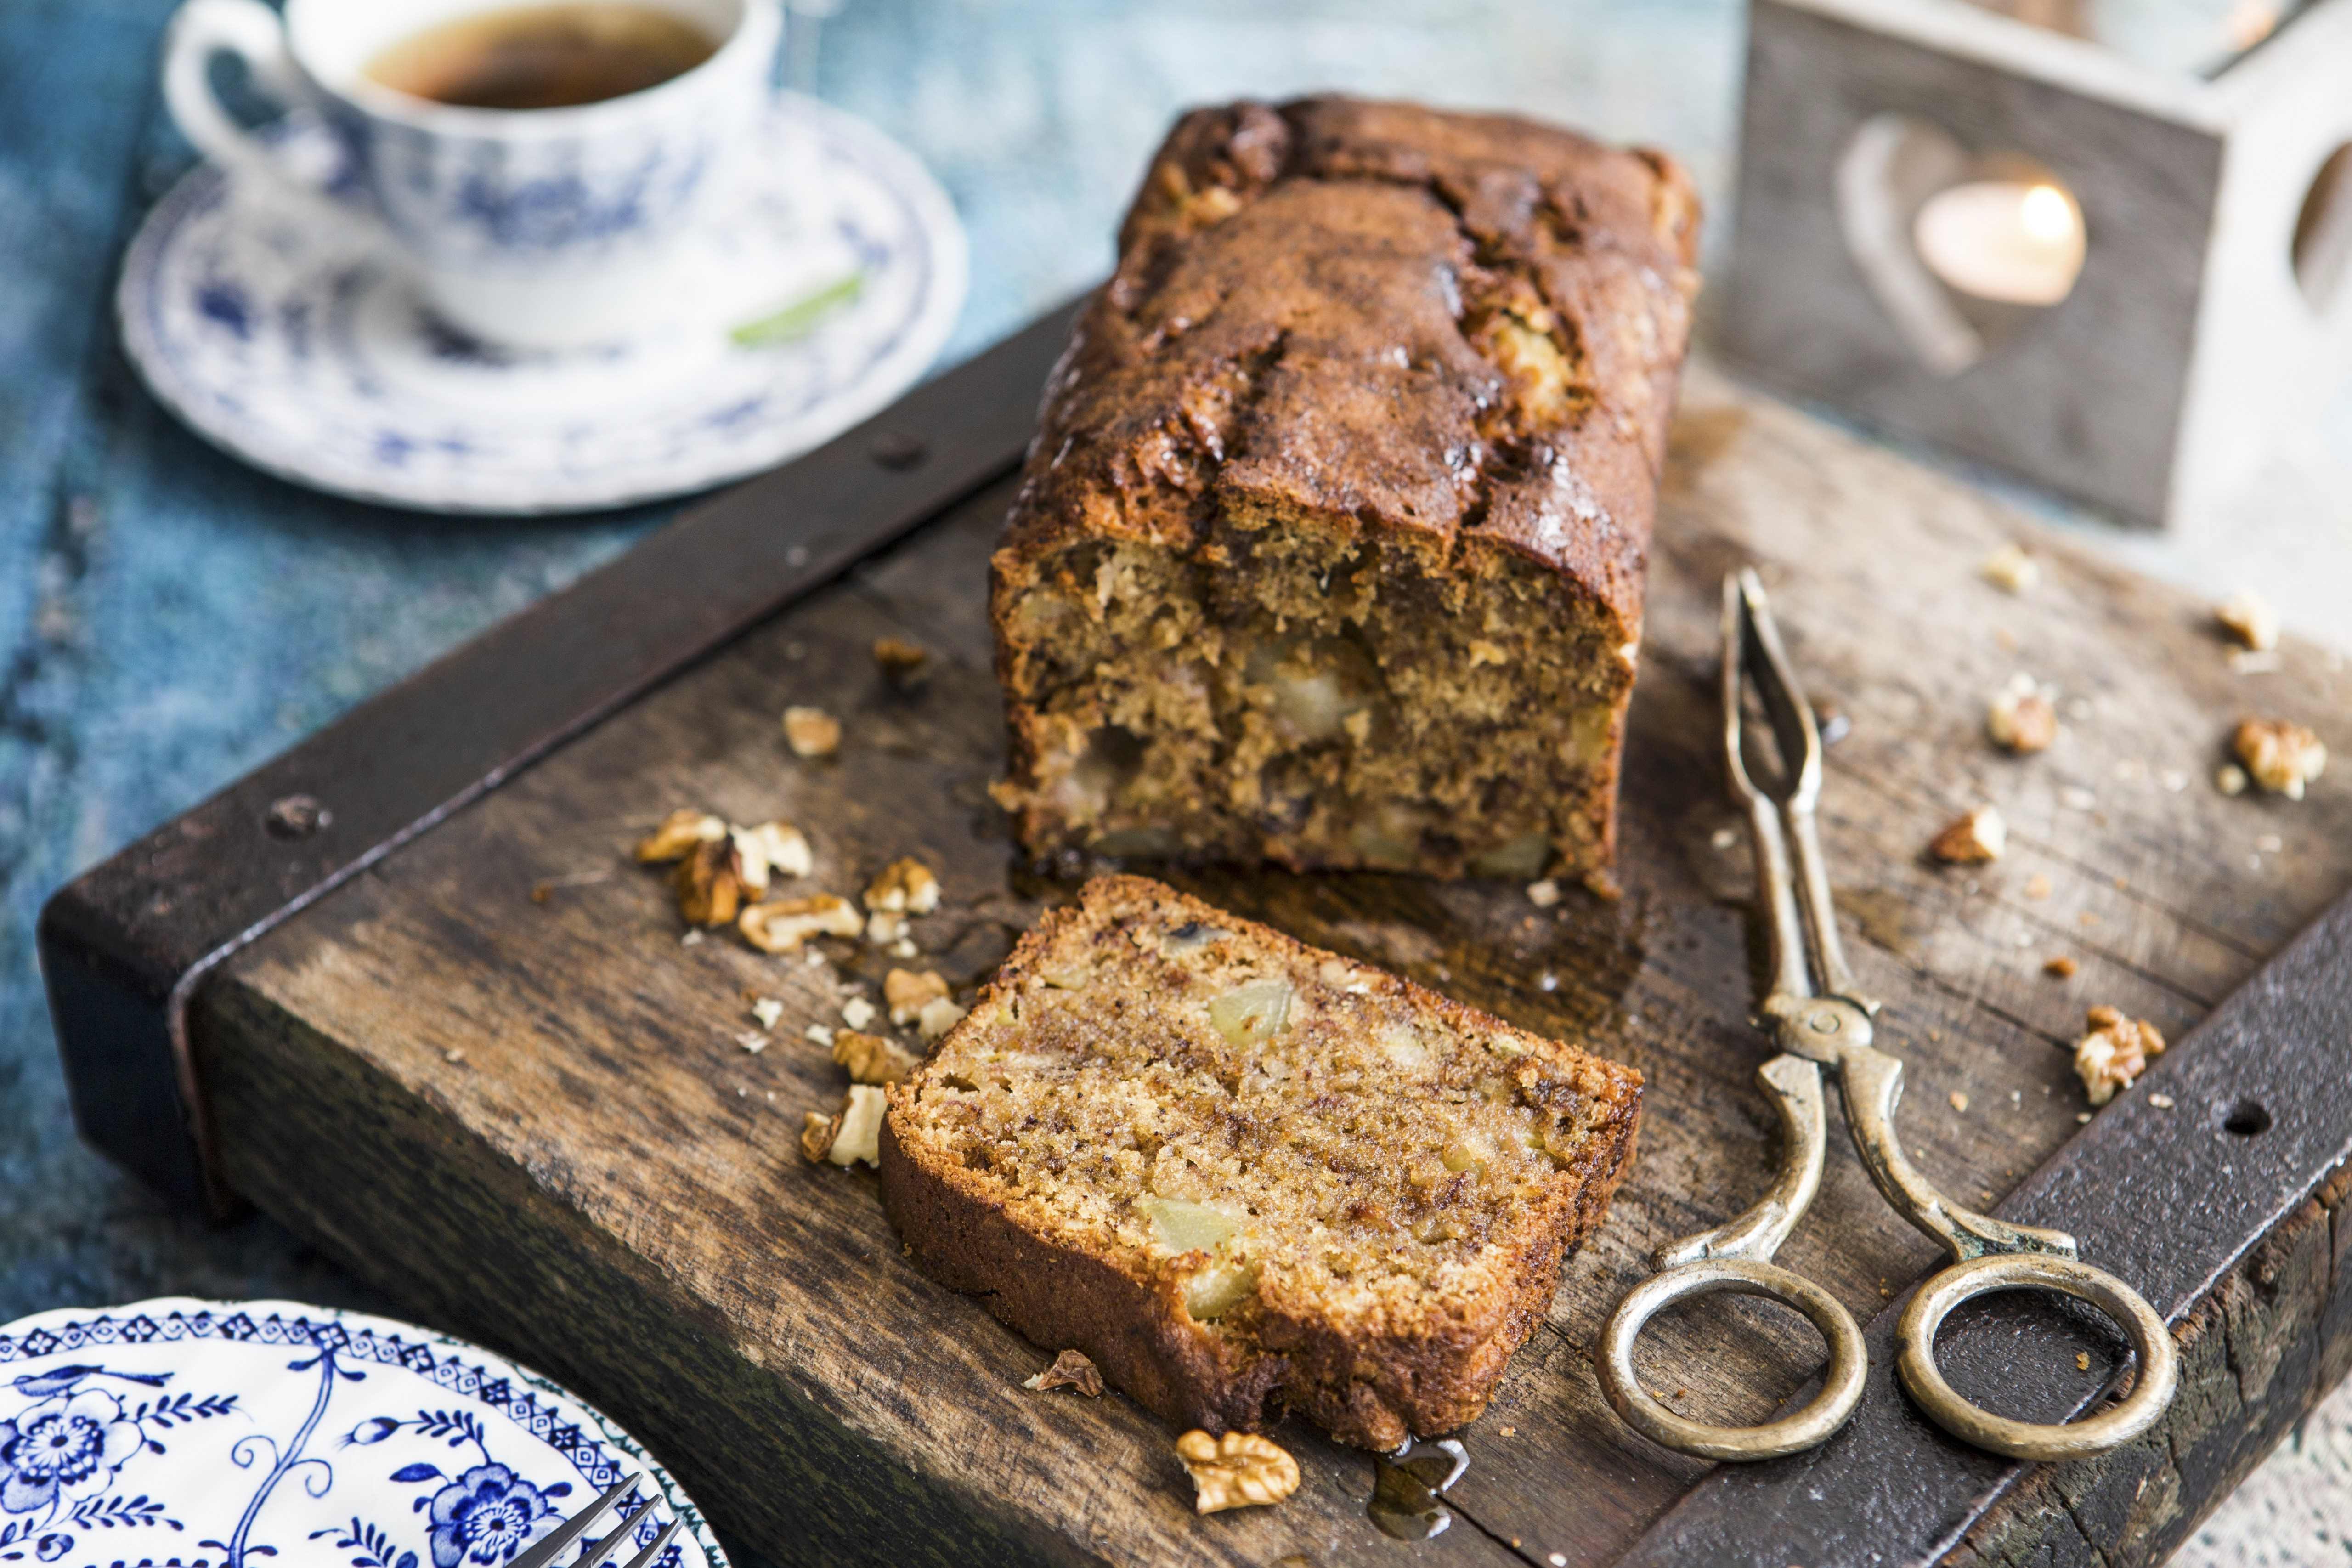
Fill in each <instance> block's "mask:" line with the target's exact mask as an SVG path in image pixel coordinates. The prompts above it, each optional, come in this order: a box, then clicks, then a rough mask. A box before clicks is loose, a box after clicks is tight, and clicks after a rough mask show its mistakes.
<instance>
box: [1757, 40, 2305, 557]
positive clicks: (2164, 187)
mask: <svg viewBox="0 0 2352 1568" xmlns="http://www.w3.org/2000/svg"><path fill="white" fill-rule="evenodd" d="M2081 8H2082V7H2081V5H2080V3H2079V0H2074V3H2072V4H2070V0H2041V3H2040V4H2038V5H2030V4H2027V3H2025V0H2020V3H2019V4H2017V5H2012V6H2011V7H2010V9H2011V10H2012V11H2019V12H2029V13H2035V12H2045V11H2054V12H2065V11H2069V10H2077V11H2078V10H2080V9H2081ZM1748 20H1749V33H1748V69H1747V98H1746V107H1745V110H1744V113H1743V123H1742V132H1741V136H1742V151H1741V159H1740V169H1739V180H1738V214H1737V219H1736V224H1735V228H1734V235H1733V241H1732V268H1731V278H1730V283H1729V286H1728V288H1727V289H1726V291H1725V292H1726V295H1727V303H1726V306H1725V318H1724V321H1723V326H1724V332H1723V341H1724V342H1725V343H1726V345H1727V348H1728V350H1729V352H1730V353H1731V354H1732V355H1733V356H1734V357H1735V358H1736V359H1737V360H1738V362H1739V363H1741V364H1742V365H1743V366H1744V367H1745V368H1747V369H1749V370H1752V371H1753V372H1755V373H1756V374H1759V376H1761V377H1762V378H1764V379H1765V380H1768V381H1769V382H1772V383H1774V384H1778V385H1780V386H1782V387H1785V388H1787V389H1788V390H1790V391H1792V392H1795V393H1797V394H1800V395H1803V396H1806V397H1810V398H1814V399H1818V400H1821V401H1822V402H1825V403H1829V404H1832V405H1835V406H1837V407H1838V408H1840V409H1842V410H1843V411H1845V412H1847V413H1849V414H1851V415H1853V416H1854V417H1856V418H1858V419H1861V420H1864V421H1865V422H1867V423H1869V424H1871V425H1874V426H1880V427H1883V428H1885V429H1886V430H1888V431H1890V432H1894V433H1896V434H1900V435H1905V436H1911V437H1920V438H1923V439H1925V440H1927V441H1930V442H1933V443H1935V444H1937V445H1939V446H1942V447H1948V448H1950V449H1951V450H1953V451H1955V452H1958V453H1960V454H1962V455H1965V456H1967V457H1969V458H1979V459H1981V460H1983V461H1986V462H1989V463H1991V464H1995V465H1997V466H1999V467H2000V468H2007V469H2010V470H2011V471H2013V472H2015V473H2017V474H2019V475H2021V476H2023V477H2024V478H2027V479H2032V480H2033V481H2035V482H2037V483H2040V484H2042V485H2044V486H2047V487H2048V488H2050V489H2054V490H2058V491H2061V492H2063V493H2064V494H2066V495H2068V496H2071V497H2073V498H2075V499H2077V500H2082V501H2084V502H2087V503H2089V504H2091V505H2093V506H2095V507H2098V508H2101V509H2103V510H2108V511H2111V512H2114V513H2117V514H2119V515H2121V516H2122V517H2124V518H2126V519H2127V520H2131V521H2139V522H2145V523H2152V524H2167V523H2175V522H2179V521H2185V520H2188V519H2191V518H2194V517H2196V516H2199V515H2200V514H2201V513H2203V512H2204V511H2205V510H2208V509H2209V508H2210V505H2211V503H2213V502H2215V501H2217V500H2220V499H2221V497H2223V496H2226V495H2227V494H2229V493H2230V492H2231V490H2233V489H2236V488H2238V487H2239V486H2241V485H2242V484H2243V483H2244V482H2245V481H2246V480H2247V479H2249V478H2250V476H2251V474H2252V469H2253V468H2254V467H2255V466H2256V465H2257V464H2258V463H2259V462H2260V461H2261V460H2262V459H2263V458H2264V457H2265V455H2266V454H2267V453H2269V452H2270V451H2271V450H2273V444H2274V442H2275V439H2276V436H2277V432H2278V431H2279V430H2280V429H2281V428H2282V427H2284V426H2285V425H2286V424H2287V423H2289V422H2293V421H2298V420H2307V419H2308V418H2309V417H2310V416H2311V415H2312V413H2313V411H2314V409H2315V406H2316V405H2318V404H2319V402H2320V401H2321V399H2322V398H2323V397H2324V396H2325V395H2326V394H2327V393H2328V392H2329V391H2331V390H2332V389H2333V387H2334V386H2335V384H2336V381H2337V378H2338V377H2340V376H2341V375H2342V374H2343V373H2344V371H2345V370H2346V368H2347V366H2352V90H2347V86H2346V83H2347V81H2352V0H2318V3H2317V4H2314V5H2307V6H2305V7H2304V8H2302V9H2300V10H2298V11H2296V12H2294V14H2293V15H2292V16H2291V17H2290V18H2289V19H2288V20H2287V21H2286V22H2284V24H2283V25H2280V26H2277V27H2276V29H2275V31H2273V33H2271V34H2270V36H2268V37H2264V38H2263V39H2262V40H2261V41H2260V42H2257V43H2254V44H2253V45H2252V46H2251V47H2245V48H2244V49H2243V50H2242V52H2241V53H2239V54H2237V55H2236V56H2235V57H2234V58H2231V59H2229V60H2228V62H2227V63H2226V64H2225V65H2222V66H2221V67H2220V68H2215V69H2212V70H2211V71H2210V74H2204V75H2200V74H2197V73H2194V72H2190V71H2187V70H2180V69H2171V68H2162V67H2159V66H2156V65H2152V64H2148V63H2146V62H2144V61H2142V60H2138V59H2134V58H2126V56H2124V55H2122V54H2119V53H2116V52H2115V51H2113V50H2111V49H2110V48H2108V47H2105V46H2103V45H2101V44H2098V43H2094V42H2091V41H2088V40H2086V39H2084V38H2081V37H2070V36H2067V35H2066V34H2065V33H2063V32H2061V31H2057V30H2053V25H2063V22H2064V20H2065V18H2064V17H2063V16H2053V17H2044V18H2038V20H2040V21H2042V22H2047V23H2051V24H2053V25H2037V23H2036V22H2034V21H2024V20H2019V19H2017V18H2016V16H2011V15H2003V14H2000V13H1999V12H1997V11H1995V10H1992V9H1989V8H1986V7H1984V6H1980V5H1975V4H1969V3H1966V0H1751V4H1750V6H1749V11H1748ZM2256 25H2259V20H2257V24H2256ZM1994 180H1999V181H2014V182H2017V183H2018V185H2019V187H2020V188H2021V189H2025V188H2031V187H2032V186H2033V185H2038V184H2051V185H2054V186H2056V187H2058V189H2060V190H2061V191H2063V192H2064V193H2065V194H2066V195H2068V196H2069V197H2071V202H2072V205H2073V213H2072V217H2071V221H2074V222H2078V223H2079V224H2080V226H2081V228H2080V230H2079V233H2080V234H2081V236H2082V237H2083V238H2084V240H2085V241H2086V243H2085V244H2084V247H2083V250H2082V260H2081V264H2080V271H2079V273H2078V274H2077V275H2076V276H2075V277H2074V282H2073V287H2072V289H2071V290H2070V291H2068V292H2066V293H2065V294H2064V297H2063V299H2062V300H2059V301H2058V302H2057V303H2055V304H2052V305H2047V306H2034V305H2024V304H2013V303H2000V302H1998V301H1995V300H1986V299H1981V298H1976V297H1972V296H1971V295H1969V294H1968V293H1963V292H1961V291H1960V290H1958V289H1954V288H1952V287H1951V286H1950V285H1949V284H1948V283H1947V282H1946V281H1944V280H1943V279H1940V278H1939V277H1938V276H1937V272H1936V271H1934V270H1932V269H1931V268H1930V266H1929V264H1928V262H1927V259H1926V258H1923V256H1922V254H1921V251H1920V248H1919V247H1918V245H1917V244H1916V243H1915V238H1914V236H1915V226H1916V224H1917V221H1918V216H1919V214H1920V211H1921V209H1922V208H1923V207H1925V206H1926V205H1927V204H1928V203H1929V201H1930V200H1932V199H1933V198H1935V197H1936V196H1937V194H1938V193H1939V192H1943V191H1947V190H1949V189H1950V188H1951V187H1953V186H1955V185H1958V184H1963V183H1968V182H1972V181H1994ZM2040 199H2041V200H2042V201H2043V203H2044V205H2043V208H2042V215H2041V216H2053V217H2055V218H2056V219H2057V220H2058V221H2059V222H2060V223H2061V224H2063V222H2065V221H2069V219H2068V216H2067V215H2065V214H2063V212H2061V211H2060V209H2059V208H2058V207H2057V206H2056V205H2054V198H2049V197H2043V198H2040Z"/></svg>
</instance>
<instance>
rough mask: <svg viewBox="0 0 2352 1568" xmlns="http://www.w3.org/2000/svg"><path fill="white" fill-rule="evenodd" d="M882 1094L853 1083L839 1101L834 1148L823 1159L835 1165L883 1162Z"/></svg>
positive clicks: (867, 1086)
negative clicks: (847, 1092)
mask: <svg viewBox="0 0 2352 1568" xmlns="http://www.w3.org/2000/svg"><path fill="white" fill-rule="evenodd" d="M888 1105H889V1101H888V1100H885V1099H884V1098H883V1095H882V1091H881V1090H880V1089H877V1088H875V1087H874V1086H873V1085H872V1084H870V1083H853V1084H851V1085H850V1086H849V1098H848V1099H847V1100H844V1101H843V1102H842V1106H841V1124H840V1125H839V1126H837V1127H835V1129H834V1132H833V1147H831V1148H830V1149H827V1150H826V1151H825V1152H824V1157H825V1158H826V1159H827V1160H830V1161H831V1162H833V1163H835V1164H836V1165H844V1166H846V1165H854V1164H856V1163H857V1162H858V1161H860V1160H863V1161H865V1162H866V1163H867V1164H869V1165H878V1164H880V1163H882V1113H883V1111H884V1110H887V1108H888Z"/></svg>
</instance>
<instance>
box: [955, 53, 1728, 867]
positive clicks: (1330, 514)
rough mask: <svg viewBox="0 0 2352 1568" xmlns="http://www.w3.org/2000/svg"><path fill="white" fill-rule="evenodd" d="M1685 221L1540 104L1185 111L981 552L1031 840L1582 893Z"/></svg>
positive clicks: (1643, 181)
mask: <svg viewBox="0 0 2352 1568" xmlns="http://www.w3.org/2000/svg"><path fill="white" fill-rule="evenodd" d="M1697 231H1698V212H1697V205H1696V200H1695V198H1694V196H1693V195H1692V191H1691V186H1690V184H1689V181H1688V180H1687V179H1686V178H1685V176H1684V174H1683V173H1682V171H1681V170H1680V169H1678V168H1677V167H1676V166H1675V164H1674V163H1672V162H1671V161H1670V160H1668V159H1667V158H1665V157H1664V156H1663V155H1661V154H1659V153H1648V152H1623V151H1618V150H1616V149H1612V148H1608V147H1602V146H1600V145H1597V144H1596V143H1594V142H1589V141H1587V140H1585V139H1584V138H1583V137H1580V136H1578V135H1575V134H1573V133H1571V132H1566V131H1561V130H1557V129H1554V128H1552V127H1549V126H1544V125H1538V124H1535V123H1533V122H1531V121H1524V120H1515V119H1509V118H1505V117H1501V116H1492V115H1468V114H1447V113H1440V112H1437V111H1435V110H1425V109H1420V108H1416V107H1413V106H1412V105H1408V104H1394V103H1366V102H1359V101H1354V100H1346V99H1336V98H1318V99H1307V100H1300V101H1298V102H1296V103H1290V104H1286V105H1283V106H1281V107H1280V108H1268V107H1266V106H1265V105H1262V104H1255V103H1244V104H1238V105H1234V106H1233V107H1231V108H1225V109H1213V110H1199V111H1196V112H1194V113H1192V114H1190V115H1187V116H1186V117H1185V118H1184V119H1183V120H1182V121H1180V122H1179V123H1178V124H1177V126H1176V129H1175V131H1174V132H1172V133H1171V135H1170V137H1169V139H1168V142H1167V144H1166V145H1165V146H1163V147H1162V148H1161V149H1160V153H1159V154H1158V155H1157V156H1156V157H1155V158H1154V159H1153V161H1152V165H1151V169H1150V174H1149V175H1148V176H1147V178H1146V179H1145V182H1144V186H1143V190H1142V192H1141V193H1140V194H1139V195H1138V196H1137V197H1136V200H1135V205H1134V206H1133V207H1132V209H1131V210H1130V211H1129V215H1128V218H1127V223H1126V226H1125V229H1124V231H1123V232H1122V234H1121V236H1120V258H1119V265H1118V272H1117V273H1116V275H1115V276H1114V277H1113V278H1112V279H1111V281H1110V283H1109V285H1108V287H1107V288H1106V289H1104V290H1103V291H1102V293H1101V294H1100V295H1098V296H1097V298H1096V299H1095V300H1094V301H1093V303H1092V304H1091V305H1090V306H1089V308H1088V309H1087V311H1086V313H1085V315H1084V316H1083V318H1082V319H1081V321H1080V322H1079V325H1078V327H1077V330H1076V335H1075V337H1074V338H1073V340H1072V342H1071V343H1070V347H1069V351H1068V353H1066V355H1065V356H1064V358H1063V361H1062V363H1061V365H1060V367H1059V368H1058V369H1057V370H1056V372H1055V375H1054V377H1053V379H1052V381H1051V383H1050V384H1049V385H1048V387H1047V389H1046V395H1045V408H1044V412H1043V417H1042V426H1041V428H1040V430H1039V433H1038V437H1037V439H1036V442H1035V444H1034V447H1032V448H1031V450H1030V456H1029V463H1028V468H1027V470H1026V473H1025V475H1024V483H1023V485H1022V489H1021V490H1020V493H1019V496H1018V499H1017V500H1015V501H1014V503H1013V510H1012V516H1011V520H1010V522H1009V524H1008V526H1007V530H1006V534H1005V538H1004V541H1003V547H1002V549H1001V550H1000V551H999V552H998V553H997V555H996V558H995V562H994V591H993V597H992V615H993V617H994V620H995V626H996V634H997V663H998V671H999V674H1000V676H1001V677H1002V679H1003V687H1004V692H1005V698H1006V705H1007V711H1008V715H1009V719H1010V723H1011V730H1012V758H1011V768H1010V777H1009V778H1008V780H1007V781H1006V783H1005V784H1003V786H1002V787H1001V788H1000V791H999V798H1000V799H1001V800H1002V801H1003V804H1004V805H1006V806H1007V807H1008V808H1009V809H1010V810H1011V811H1012V812H1013V815H1014V818H1015V826H1016V828H1017V831H1018V832H1019V835H1020V837H1021V839H1022V841H1023V843H1024V845H1025V846H1026V847H1027V848H1028V849H1029V850H1030V851H1031V852H1032V853H1033V854H1034V855H1038V856H1040V857H1045V856H1052V855H1055V854H1056V853H1059V852H1063V851H1071V850H1087V851H1093V852H1097V853H1101V854H1107V855H1114V856H1117V855H1139V856H1150V857H1177V858H1193V859H1228V860H1243V861H1251V860H1259V859H1270V860H1274V861H1277V862H1280V863H1282V864H1284V865H1287V866H1291V867H1371V868H1394V869H1411V870H1420V871H1424V872H1429V873H1433V874H1436V875H1440V876H1461V875H1465V874H1468V875H1479V876H1507V877H1513V878H1518V879H1532V878H1536V877H1540V876H1544V875H1546V874H1558V875H1570V876H1579V877H1582V878H1584V879H1587V880H1589V881H1591V882H1593V883H1594V884H1595V885H1596V886H1602V887H1605V886H1606V885H1607V875H1608V869H1609V867H1610V864H1611V861H1612V856H1613V853H1614V841H1615V813H1616V788H1617V771H1618V758H1619V749H1620V742H1621V738H1622V732H1623V725H1624V713H1625V704H1626V700H1627V698H1628V696H1629V695H1630V693H1631V691H1632V689H1633V670H1634V657H1635V649H1636V645H1637V644H1638V643H1639V641H1640V638H1641V634H1642V592H1643V572H1644V568H1645V563H1646V552H1647V551H1648V548H1649V540H1650V523H1651V517H1652V513H1653V511H1654V508H1655V505H1656V489H1657V481H1658V475H1659V473H1660V470H1661V466H1662V465H1663V463H1664V455H1665V446H1666V429H1667V425H1668V421H1669V418H1670V416H1671V414H1672V410H1673V405H1674V400H1675V385H1676V381H1677V378H1678V376H1679V374H1680V367H1681V363H1682V358H1683V352H1684V348H1685V343H1686V342H1687V340H1688V337H1689V329H1690V300H1691V297H1692V295H1693V293H1694V292H1695V291H1696V286H1697V278H1696V273H1695V272H1693V271H1692V269H1691V267H1690V263H1691V259H1692V258H1693V256H1694V254H1695V250H1696V243H1697Z"/></svg>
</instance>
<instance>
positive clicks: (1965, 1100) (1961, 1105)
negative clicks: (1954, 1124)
mask: <svg viewBox="0 0 2352 1568" xmlns="http://www.w3.org/2000/svg"><path fill="white" fill-rule="evenodd" d="M1950 1098H1951V1101H1952V1109H1953V1110H1967V1109H1968V1108H1969V1097H1968V1096H1967V1095H1965V1094H1962V1093H1961V1092H1960V1091H1959V1090H1958V1089H1954V1090H1952V1092H1951V1096H1950Z"/></svg>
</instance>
